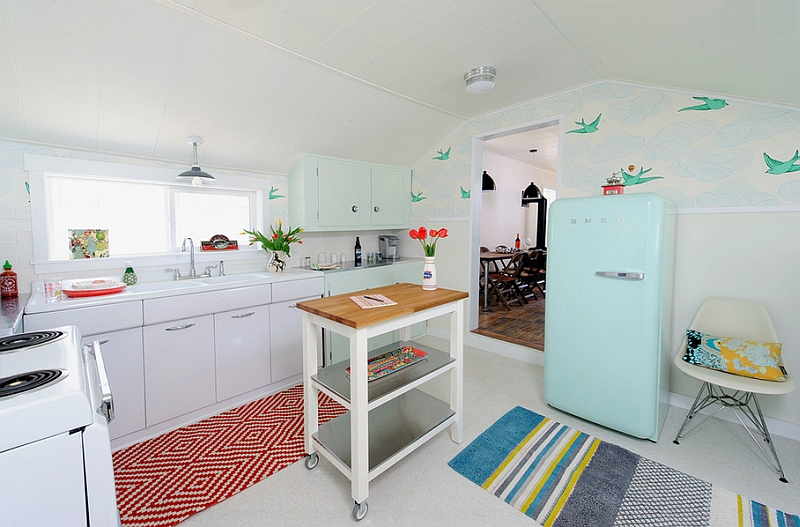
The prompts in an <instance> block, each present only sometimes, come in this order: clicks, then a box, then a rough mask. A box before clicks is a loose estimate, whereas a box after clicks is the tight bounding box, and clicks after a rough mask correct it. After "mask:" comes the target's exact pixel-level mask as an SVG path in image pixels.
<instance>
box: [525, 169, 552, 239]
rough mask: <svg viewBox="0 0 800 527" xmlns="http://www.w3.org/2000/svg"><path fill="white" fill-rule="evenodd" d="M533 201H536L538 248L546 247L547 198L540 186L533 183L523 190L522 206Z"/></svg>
mask: <svg viewBox="0 0 800 527" xmlns="http://www.w3.org/2000/svg"><path fill="white" fill-rule="evenodd" d="M531 203H536V205H537V206H538V210H537V211H536V249H545V243H546V241H547V240H546V237H547V230H546V227H547V226H546V223H547V198H545V197H544V196H543V195H542V192H541V191H540V190H539V187H537V186H536V185H534V184H533V181H531V184H530V185H528V187H527V188H526V189H525V190H523V191H522V206H523V207H527V206H529V205H530V204H531Z"/></svg>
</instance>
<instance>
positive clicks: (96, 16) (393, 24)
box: [0, 0, 800, 173]
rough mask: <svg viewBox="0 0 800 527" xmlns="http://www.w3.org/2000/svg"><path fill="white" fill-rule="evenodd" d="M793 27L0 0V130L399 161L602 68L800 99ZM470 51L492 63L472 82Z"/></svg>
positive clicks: (762, 16) (494, 10) (628, 11)
mask: <svg viewBox="0 0 800 527" xmlns="http://www.w3.org/2000/svg"><path fill="white" fill-rule="evenodd" d="M798 28H800V2H798V1H797V0H717V1H697V0H694V1H681V0H617V1H612V0H124V1H123V0H81V1H80V2H74V1H72V0H0V137H2V138H6V139H12V140H14V139H18V140H27V141H34V142H40V143H46V144H53V145H61V146H66V147H70V148H77V149H91V150H99V151H105V152H112V153H120V154H127V155H136V156H143V157H147V158H155V159H162V160H172V161H181V162H183V161H185V162H186V163H187V164H188V163H189V162H190V161H191V148H190V147H189V146H188V145H187V144H186V143H185V141H184V140H185V138H186V137H187V136H189V135H199V136H201V137H203V139H204V140H205V142H204V144H203V145H202V146H201V147H200V164H201V166H204V167H206V166H211V167H213V166H226V167H232V168H240V169H246V170H255V171H263V172H272V173H286V172H288V170H289V169H290V168H291V166H292V164H293V163H294V161H295V160H296V159H297V156H298V155H299V154H300V153H302V152H312V153H317V154H327V155H333V156H338V157H347V158H352V159H360V160H366V161H374V162H383V163H388V164H398V165H404V166H412V165H414V164H415V163H416V162H418V161H419V160H420V159H422V158H424V157H425V156H427V155H430V152H431V151H432V150H435V148H436V146H437V145H438V143H439V141H441V140H442V139H443V138H444V137H446V136H447V135H448V134H449V133H450V132H452V131H453V130H454V129H455V128H457V127H458V126H459V125H460V124H461V123H463V121H464V120H466V119H470V118H473V117H476V116H480V115H483V114H486V113H489V112H493V111H496V110H499V109H503V108H507V107H510V106H514V105H517V104H520V103H523V102H525V101H529V100H532V99H536V98H538V97H542V96H545V95H548V94H552V93H557V92H560V91H563V90H566V89H569V88H572V87H576V86H581V85H585V84H587V83H590V82H592V81H596V80H600V79H604V78H610V79H618V80H623V81H632V82H638V83H644V84H655V85H659V86H665V87H674V88H681V89H687V90H691V91H695V92H697V93H698V94H703V95H724V96H735V97H743V98H753V99H758V100H763V101H771V102H776V103H785V104H791V105H800V90H798V89H797V86H798V81H800V29H798ZM477 66H494V67H495V68H497V71H498V79H497V85H496V87H495V88H494V89H493V90H491V91H490V92H488V93H486V94H484V95H480V96H475V95H469V94H467V93H466V92H465V91H464V89H463V74H464V72H465V71H467V70H469V69H470V68H474V67H477ZM534 147H535V146H534ZM528 150H529V148H528Z"/></svg>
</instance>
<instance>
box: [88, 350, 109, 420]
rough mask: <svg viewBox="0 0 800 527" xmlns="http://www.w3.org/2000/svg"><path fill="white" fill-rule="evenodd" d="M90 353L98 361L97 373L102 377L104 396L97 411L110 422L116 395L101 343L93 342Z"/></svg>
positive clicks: (101, 389)
mask: <svg viewBox="0 0 800 527" xmlns="http://www.w3.org/2000/svg"><path fill="white" fill-rule="evenodd" d="M89 353H91V354H92V356H93V357H94V358H95V360H96V361H97V374H98V376H99V377H100V391H101V393H102V396H103V399H102V401H101V403H100V407H99V408H98V409H97V411H98V412H100V413H101V414H102V415H104V416H105V418H106V421H107V422H109V423H110V422H111V421H113V420H114V397H113V396H112V395H111V385H110V384H109V383H108V373H107V372H106V365H105V363H104V362H103V354H102V353H101V352H100V343H99V342H98V341H96V340H95V341H94V342H92V344H91V346H90V347H89Z"/></svg>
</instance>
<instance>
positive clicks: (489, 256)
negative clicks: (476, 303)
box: [480, 251, 514, 311]
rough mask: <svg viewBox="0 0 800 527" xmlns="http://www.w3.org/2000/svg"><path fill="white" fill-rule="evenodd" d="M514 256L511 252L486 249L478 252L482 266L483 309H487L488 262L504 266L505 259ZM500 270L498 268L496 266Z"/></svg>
mask: <svg viewBox="0 0 800 527" xmlns="http://www.w3.org/2000/svg"><path fill="white" fill-rule="evenodd" d="M513 256H514V253H513V252H508V253H500V252H495V251H486V252H482V253H480V259H481V267H483V276H484V280H483V310H484V311H489V264H490V263H492V262H494V264H495V266H497V265H498V263H499V264H500V265H502V266H503V267H505V261H506V260H510V259H511V258H512V257H513ZM497 270H498V271H500V268H499V267H498V268H497Z"/></svg>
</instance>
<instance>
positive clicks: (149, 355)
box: [144, 315, 216, 427]
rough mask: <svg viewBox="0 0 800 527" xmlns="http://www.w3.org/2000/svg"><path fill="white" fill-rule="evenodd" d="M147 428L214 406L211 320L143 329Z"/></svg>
mask: <svg viewBox="0 0 800 527" xmlns="http://www.w3.org/2000/svg"><path fill="white" fill-rule="evenodd" d="M144 375H145V379H146V380H147V382H146V385H145V409H146V412H147V426H148V427H150V426H153V425H155V424H157V423H161V422H163V421H166V420H168V419H172V418H173V417H178V416H180V415H183V414H186V413H189V412H191V411H193V410H197V409H198V408H203V407H204V406H208V405H211V404H214V403H215V402H216V393H215V392H216V389H215V386H216V376H215V361H214V316H213V315H205V316H200V317H193V318H187V319H182V320H175V321H171V322H166V323H162V324H154V325H150V326H145V327H144Z"/></svg>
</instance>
